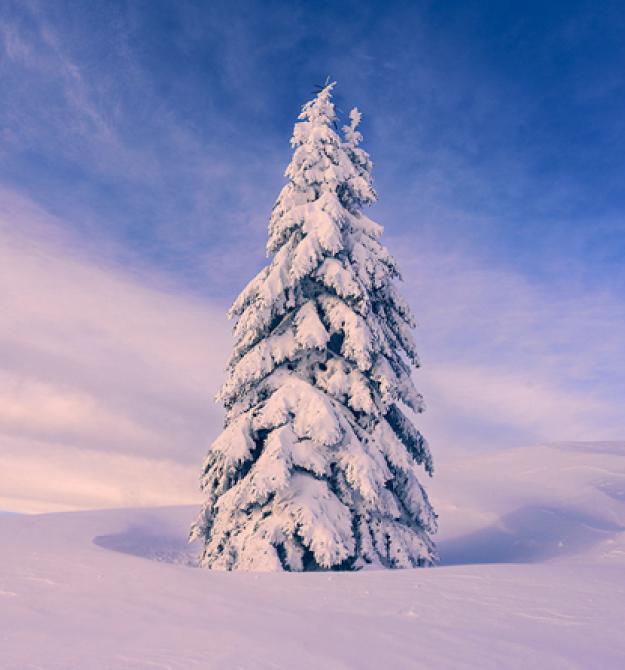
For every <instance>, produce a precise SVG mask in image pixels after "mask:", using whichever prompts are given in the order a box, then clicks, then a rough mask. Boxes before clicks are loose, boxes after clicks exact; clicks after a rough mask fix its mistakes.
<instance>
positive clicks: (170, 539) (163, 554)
mask: <svg viewBox="0 0 625 670" xmlns="http://www.w3.org/2000/svg"><path fill="white" fill-rule="evenodd" d="M93 543H94V544H95V545H97V546H98V547H102V548H103V549H109V550H110V551H118V552H120V553H122V554H130V555H131V556H139V557H141V558H147V559H149V560H152V561H161V562H163V563H176V564H178V565H189V566H194V565H196V564H197V548H196V547H195V548H194V547H192V546H190V545H189V544H188V542H187V541H186V538H185V537H182V536H181V535H173V534H159V533H158V532H157V531H155V530H153V529H151V528H145V527H143V526H130V527H128V528H127V529H126V530H125V531H124V532H122V533H116V534H114V535H98V536H97V537H94V538H93Z"/></svg>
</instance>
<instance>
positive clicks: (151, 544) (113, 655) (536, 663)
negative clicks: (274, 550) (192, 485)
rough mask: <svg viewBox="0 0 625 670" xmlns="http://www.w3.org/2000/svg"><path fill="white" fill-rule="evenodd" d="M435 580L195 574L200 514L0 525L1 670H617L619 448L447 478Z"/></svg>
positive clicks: (416, 574) (89, 516)
mask: <svg viewBox="0 0 625 670" xmlns="http://www.w3.org/2000/svg"><path fill="white" fill-rule="evenodd" d="M434 484H435V485H434V486H433V487H432V489H433V490H432V496H433V498H434V502H435V503H436V505H437V507H438V509H439V510H440V513H441V517H440V520H441V532H440V541H439V547H440V552H441V557H442V564H443V565H442V567H437V568H433V569H428V570H414V569H408V570H396V571H389V570H368V571H360V572H356V573H345V572H339V573H336V572H325V573H304V574H285V573H269V574H267V573H246V572H235V573H222V572H215V571H206V570H198V569H195V568H193V567H190V566H189V565H188V563H189V562H190V561H192V560H193V559H194V558H195V556H196V554H197V549H195V550H190V549H189V547H188V545H187V544H186V538H185V533H184V531H185V527H186V525H187V524H188V522H189V520H190V517H191V516H192V514H193V512H194V509H193V508H192V507H179V508H161V509H134V510H112V511H103V512H92V511H90V512H69V513H63V514H48V515H39V516H19V515H0V548H1V552H0V668H2V670H35V669H38V670H155V669H158V670H193V669H194V668H198V669H199V670H211V669H213V668H215V669H217V668H218V669H220V670H223V669H225V670H230V669H237V670H265V669H267V670H269V669H272V670H281V669H284V670H290V669H291V668H298V670H318V669H319V668H324V669H328V670H356V669H358V670H368V669H371V670H382V669H386V668H393V669H394V670H402V669H404V668H406V669H407V668H414V669H421V668H423V669H427V670H437V669H453V670H461V669H463V668H479V669H480V670H490V669H492V670H508V669H511V668H515V669H516V668H518V669H523V670H526V669H527V668H540V669H542V668H548V669H549V670H560V669H561V670H565V669H566V670H569V669H584V670H588V669H597V670H617V669H621V668H624V667H625V636H624V635H623V621H624V620H625V443H622V444H614V443H612V444H607V443H606V444H571V445H562V446H550V447H532V448H527V449H516V450H509V451H504V452H501V453H496V454H492V455H486V456H479V457H475V458H473V459H469V460H465V461H462V462H455V463H451V464H447V465H442V466H441V468H440V472H439V476H438V477H437V478H436V480H435V481H434Z"/></svg>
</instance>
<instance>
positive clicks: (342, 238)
mask: <svg viewBox="0 0 625 670" xmlns="http://www.w3.org/2000/svg"><path fill="white" fill-rule="evenodd" d="M333 86H334V85H333V84H330V85H328V86H326V87H325V88H324V89H323V90H321V91H320V92H319V93H318V95H317V96H316V97H315V98H314V99H313V100H312V101H310V102H308V103H307V104H306V105H304V107H303V109H302V113H301V114H300V116H299V119H300V121H299V122H298V123H296V124H295V129H294V132H293V137H292V139H291V144H292V146H293V149H294V153H293V159H292V161H291V164H290V165H289V166H288V168H287V170H286V173H285V176H286V177H288V183H287V184H286V186H285V187H284V188H283V189H282V192H281V193H280V196H279V198H278V201H277V202H276V205H275V207H274V209H273V213H272V215H271V220H270V224H269V242H268V245H267V250H268V253H269V254H270V255H272V256H273V258H272V260H271V262H270V263H269V265H268V266H267V267H265V269H263V270H262V271H261V272H260V273H259V274H258V275H257V276H256V278H255V279H253V280H252V281H251V282H250V283H249V284H248V286H247V287H246V288H245V289H244V290H243V292H242V293H241V295H240V296H239V297H238V298H237V300H236V302H235V303H234V305H233V306H232V309H231V311H230V316H231V317H233V318H235V319H236V325H235V327H234V340H235V343H234V351H233V353H232V357H231V359H230V361H229V364H228V377H227V380H226V382H225V384H224V385H223V387H222V389H221V391H220V394H219V398H220V400H221V401H222V402H223V404H224V406H225V409H226V422H225V428H224V430H223V432H222V433H221V435H220V436H219V437H218V438H217V439H216V440H215V442H214V443H213V444H212V446H211V448H210V451H209V454H208V458H207V459H206V462H205V464H204V470H203V476H202V489H203V491H204V493H205V495H206V503H205V505H204V507H203V509H202V511H201V513H200V515H199V518H198V520H197V521H196V523H195V524H194V526H193V528H192V532H191V535H192V537H200V538H202V540H203V541H204V549H203V553H202V555H201V557H200V564H201V565H202V566H204V567H207V568H212V569H219V570H270V571H272V570H318V569H358V568H361V567H364V566H367V565H370V566H383V567H388V568H403V567H411V566H422V565H430V564H432V563H434V562H435V561H436V558H437V557H436V550H435V548H434V545H433V544H432V541H431V540H430V538H429V533H431V532H434V530H435V524H436V521H435V514H434V513H433V511H432V508H431V507H430V503H429V502H428V498H427V496H426V494H425V491H424V490H423V488H422V487H421V485H420V484H419V481H418V479H417V476H418V470H419V467H418V466H419V465H422V466H424V468H425V470H426V471H427V472H428V473H429V474H431V473H432V461H431V458H430V454H429V450H428V447H427V444H426V442H425V440H424V439H423V437H422V436H421V434H420V433H419V432H418V431H417V430H416V429H415V428H414V427H413V425H412V423H411V422H410V420H409V418H408V417H407V416H406V414H404V412H403V411H402V409H401V407H402V405H405V406H407V407H409V408H410V409H412V410H413V411H415V412H420V411H421V410H422V399H421V396H420V395H419V394H418V393H417V392H416V390H415V388H414V386H413V383H412V380H411V377H410V371H411V365H417V354H416V351H415V346H414V342H413V339H412V335H411V329H412V327H413V326H414V321H413V316H412V314H411V312H410V309H409V307H408V306H407V304H406V303H405V302H404V300H403V299H402V298H401V296H400V295H399V293H398V292H397V290H396V288H395V287H394V285H393V280H394V279H395V278H398V277H399V271H398V269H397V265H396V263H395V261H394V259H393V258H392V256H391V255H390V254H389V252H388V251H387V250H386V249H385V248H384V247H383V246H382V245H381V244H380V242H379V237H380V235H381V233H382V227H381V226H379V225H378V224H376V223H374V222H373V221H371V220H370V219H369V218H367V217H366V216H365V215H364V214H363V213H362V211H361V210H362V207H363V206H365V205H368V204H370V203H372V202H374V200H375V198H376V195H375V192H374V190H373V188H372V184H371V162H370V160H369V157H368V155H367V153H366V152H365V151H363V150H362V149H361V148H360V146H359V144H360V141H361V134H360V132H359V131H358V129H357V128H358V125H359V122H360V113H359V112H358V111H357V110H356V109H354V110H353V111H352V112H351V114H350V120H351V123H350V125H349V126H345V127H344V129H343V130H344V140H341V137H340V136H339V134H338V133H337V132H336V130H335V126H334V124H335V119H336V116H335V112H334V105H333V103H332V100H331V97H332V95H331V93H332V88H333Z"/></svg>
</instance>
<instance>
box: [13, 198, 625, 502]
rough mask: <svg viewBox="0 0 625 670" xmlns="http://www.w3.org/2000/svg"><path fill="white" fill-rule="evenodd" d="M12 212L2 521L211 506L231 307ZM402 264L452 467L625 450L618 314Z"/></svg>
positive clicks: (483, 272)
mask: <svg viewBox="0 0 625 670" xmlns="http://www.w3.org/2000/svg"><path fill="white" fill-rule="evenodd" d="M2 203H3V205H2V207H0V313H1V314H2V315H3V316H2V319H3V321H2V324H3V326H2V329H1V332H0V472H3V473H5V474H3V477H2V478H1V479H0V506H2V507H4V508H5V509H12V510H17V511H31V512H32V511H45V510H53V509H57V510H60V509H73V508H85V507H107V506H125V505H134V504H173V503H177V502H189V501H191V500H195V499H196V496H197V489H196V475H197V473H198V472H199V465H200V462H201V460H202V459H203V457H204V454H205V452H206V449H207V447H208V445H209V443H210V440H211V438H212V437H213V436H214V435H216V434H217V432H218V431H219V429H220V425H221V412H220V409H219V408H218V407H217V406H215V405H214V403H213V402H212V397H213V395H214V392H215V391H216V389H217V387H218V385H219V383H220V381H221V379H222V368H223V365H224V361H225V359H226V356H227V353H228V349H229V346H230V338H229V334H228V330H229V328H228V325H227V322H226V320H225V317H224V311H225V305H224V304H223V303H216V302H209V301H206V300H200V299H198V298H196V297H193V296H192V295H191V294H189V293H188V292H187V291H185V290H182V289H180V288H179V287H178V288H175V285H174V284H172V282H171V280H167V278H166V277H163V276H162V275H160V274H157V273H155V272H148V271H144V270H140V269H139V267H138V268H137V269H136V271H135V272H134V273H131V272H129V271H128V270H126V269H123V268H121V267H119V265H117V264H114V263H112V262H111V261H110V259H108V260H107V258H106V257H104V258H103V257H101V256H100V257H94V254H93V249H91V248H90V247H89V246H85V245H84V244H82V243H77V242H76V241H75V240H73V238H71V237H68V236H67V233H66V232H64V228H63V227H59V225H58V221H56V220H55V219H54V217H51V216H50V215H48V214H46V213H45V212H43V211H41V210H40V209H38V208H37V207H36V206H35V205H33V204H32V203H29V202H28V201H25V200H24V199H22V198H19V197H17V196H15V195H12V194H10V193H9V192H6V191H5V192H3V197H2ZM388 242H389V244H390V246H391V248H392V249H396V250H401V249H402V248H407V245H405V244H402V243H401V240H399V239H397V238H393V237H389V239H388ZM400 255H401V254H400ZM403 256H404V257H403V258H402V259H401V260H402V261H403V265H404V272H405V280H406V281H405V283H404V286H403V290H404V291H405V292H406V293H407V295H408V297H409V299H410V301H411V302H412V304H413V305H414V306H415V308H416V311H417V314H418V316H419V320H420V324H421V325H420V329H419V332H418V337H419V339H420V348H421V351H422V356H423V360H424V368H423V369H422V370H421V371H419V372H418V373H417V374H416V381H417V384H418V386H419V387H420V389H421V390H422V391H423V392H424V394H425V396H426V400H427V403H428V405H429V409H428V411H427V412H426V414H425V415H424V416H422V417H419V419H418V422H419V425H420V427H421V428H422V430H423V431H424V432H425V433H426V434H427V436H428V437H429V439H430V441H431V443H432V446H433V449H434V453H435V455H437V457H438V460H439V462H444V461H445V460H446V458H448V457H449V456H451V455H453V454H458V453H459V452H464V453H466V452H467V451H471V450H475V449H484V448H497V447H502V446H509V445H522V444H528V443H534V442H537V441H546V440H567V439H611V438H614V439H615V438H618V437H620V436H621V435H622V434H623V421H622V414H621V412H620V407H619V406H618V402H617V400H616V399H617V398H618V397H619V392H620V391H619V389H622V386H619V385H622V383H623V380H624V378H625V375H623V370H622V369H619V368H618V365H615V360H618V359H615V356H616V353H617V348H618V346H619V343H620V342H622V341H623V340H622V339H621V338H622V337H623V335H624V334H625V333H623V323H624V321H622V320H621V319H620V316H619V314H618V312H617V311H616V306H615V305H614V304H612V303H610V301H609V299H608V298H607V297H605V298H604V300H603V302H598V301H597V297H596V296H592V295H578V296H577V299H576V300H574V301H573V297H574V296H569V300H570V301H571V302H570V303H568V304H567V303H566V302H563V301H562V297H561V296H559V295H557V294H547V293H545V292H544V291H537V290H536V289H535V288H534V287H532V286H531V285H528V284H527V283H526V282H525V281H524V280H523V279H521V278H520V277H518V276H516V275H514V274H511V273H509V272H504V271H502V270H496V269H494V268H489V267H488V266H484V265H481V264H479V262H478V261H476V259H472V258H471V257H469V256H468V255H466V254H461V253H459V252H456V253H454V254H450V253H447V254H445V253H442V252H441V251H440V250H437V249H436V248H429V249H428V248H425V246H424V247H423V248H422V249H421V251H420V254H419V256H418V258H413V257H411V256H409V255H407V254H405V253H404V254H403ZM247 278H248V277H247V276H246V277H244V278H242V283H243V282H244V281H245V280H246V279H247ZM573 305H577V306H578V307H580V306H584V307H583V308H579V309H573ZM597 313H600V314H603V316H604V318H603V320H602V321H597V320H596V319H593V318H592V316H593V314H597ZM599 335H601V337H599ZM610 366H612V371H611V373H610V372H609V368H610ZM609 384H611V386H608V385H609Z"/></svg>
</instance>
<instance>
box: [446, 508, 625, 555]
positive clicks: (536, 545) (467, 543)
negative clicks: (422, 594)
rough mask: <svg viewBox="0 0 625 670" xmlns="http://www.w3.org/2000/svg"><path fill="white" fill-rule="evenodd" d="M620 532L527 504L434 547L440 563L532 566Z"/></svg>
mask: <svg viewBox="0 0 625 670" xmlns="http://www.w3.org/2000/svg"><path fill="white" fill-rule="evenodd" d="M623 530H625V528H622V527H621V526H618V525H616V524H612V523H609V522H606V521H605V519H600V518H598V517H593V516H590V515H586V514H584V513H582V512H579V511H578V510H572V509H566V508H554V507H539V506H531V505H530V506H527V507H521V508H519V509H517V510H514V511H513V512H510V513H508V514H505V515H504V516H502V517H501V519H500V520H499V522H498V523H496V524H494V525H493V526H490V527H488V528H483V529H480V530H478V531H475V532H473V533H468V534H467V535H462V536H460V537H455V538H450V539H448V540H442V541H440V542H438V543H437V546H438V550H439V553H440V556H441V565H470V564H484V563H537V562H540V561H545V560H547V559H550V558H555V557H557V556H566V555H571V554H577V553H580V552H582V551H584V550H587V549H590V548H591V547H593V546H594V545H596V544H598V543H600V542H602V541H604V540H607V539H609V538H610V537H612V536H614V535H616V534H617V533H619V532H622V531H623Z"/></svg>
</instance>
